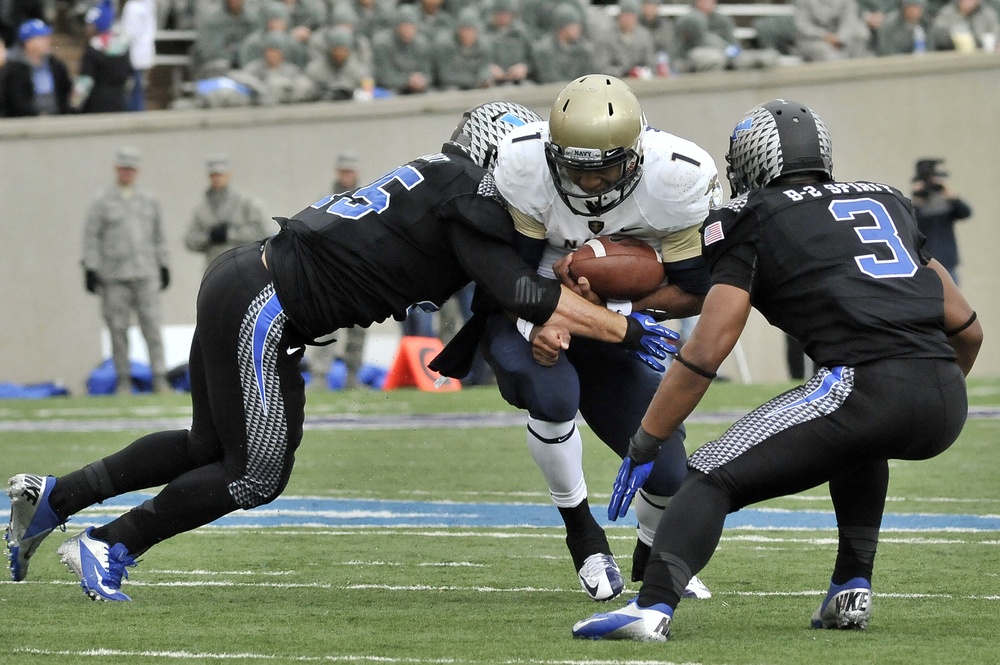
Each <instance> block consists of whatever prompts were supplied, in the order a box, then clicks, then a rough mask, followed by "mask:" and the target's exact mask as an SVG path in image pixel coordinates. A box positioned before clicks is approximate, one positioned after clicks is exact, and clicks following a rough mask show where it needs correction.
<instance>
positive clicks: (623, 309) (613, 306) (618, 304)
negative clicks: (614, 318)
mask: <svg viewBox="0 0 1000 665" xmlns="http://www.w3.org/2000/svg"><path fill="white" fill-rule="evenodd" d="M604 306H605V307H607V308H608V309H610V310H611V311H612V312H618V313H619V314H621V315H622V316H628V315H629V314H631V313H632V301H631V300H606V301H605V302H604Z"/></svg>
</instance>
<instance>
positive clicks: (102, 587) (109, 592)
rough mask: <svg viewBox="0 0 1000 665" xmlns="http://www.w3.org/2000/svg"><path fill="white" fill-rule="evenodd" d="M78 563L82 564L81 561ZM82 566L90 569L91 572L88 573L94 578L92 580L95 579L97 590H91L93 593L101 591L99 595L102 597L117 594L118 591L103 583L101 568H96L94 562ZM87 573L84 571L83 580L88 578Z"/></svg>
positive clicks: (96, 565)
mask: <svg viewBox="0 0 1000 665" xmlns="http://www.w3.org/2000/svg"><path fill="white" fill-rule="evenodd" d="M80 563H81V564H83V562H82V561H81V562H80ZM84 566H85V567H89V568H92V571H90V572H91V574H92V575H93V576H94V578H96V579H97V586H98V587H99V589H92V590H93V591H98V590H99V591H102V592H103V593H102V594H101V595H102V596H104V597H107V596H113V595H115V594H116V593H118V589H112V588H111V587H109V586H108V585H107V584H105V583H104V578H103V577H102V576H101V568H100V566H98V564H97V563H96V562H93V563H89V564H84ZM87 573H88V571H87V570H84V574H83V578H84V579H87V577H88V575H87Z"/></svg>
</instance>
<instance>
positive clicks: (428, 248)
mask: <svg viewBox="0 0 1000 665" xmlns="http://www.w3.org/2000/svg"><path fill="white" fill-rule="evenodd" d="M277 221H278V223H279V224H280V225H281V231H280V232H279V233H278V234H277V235H276V236H274V237H273V238H272V239H271V240H270V241H269V242H268V246H267V248H266V252H267V255H266V258H267V264H268V269H269V270H270V273H271V276H272V279H273V281H274V284H275V289H276V291H277V294H278V299H279V300H280V301H281V304H282V306H283V307H284V308H285V311H286V312H287V313H288V315H289V317H290V318H291V319H292V321H293V322H294V323H295V324H296V326H297V327H298V328H299V329H300V330H301V331H302V332H303V333H305V334H307V335H308V336H309V337H310V338H315V337H320V336H322V335H325V334H328V333H330V332H333V331H334V330H336V329H338V328H341V327H345V326H350V325H362V326H367V325H369V324H371V323H372V322H375V321H383V320H385V319H386V318H388V317H389V316H393V317H395V318H397V319H400V320H401V319H402V318H403V317H404V316H405V314H406V310H407V308H408V307H409V306H410V305H411V304H413V303H415V302H424V301H428V302H431V303H434V304H435V305H441V304H442V303H444V301H445V300H447V299H448V297H449V296H451V295H452V294H453V293H455V292H456V291H457V290H458V289H460V288H461V287H462V286H464V285H465V284H467V283H468V282H469V281H470V280H475V281H476V282H478V283H480V284H481V285H482V286H483V287H484V288H485V289H486V290H487V291H488V292H489V293H490V295H492V296H493V297H494V298H495V299H496V300H497V301H498V302H499V303H500V305H501V306H503V307H504V308H506V309H509V310H511V311H514V312H516V313H517V314H518V316H521V317H523V318H525V319H527V320H529V321H534V322H536V323H544V322H545V320H547V319H548V317H549V316H550V315H551V313H552V311H553V310H554V309H555V307H556V304H557V303H558V299H559V285H558V282H556V281H555V280H546V279H544V278H541V277H539V276H538V275H537V274H536V273H535V271H534V270H532V269H531V268H530V267H529V266H528V265H527V264H525V263H524V262H523V261H521V260H520V259H519V258H518V256H517V253H516V252H515V250H514V248H513V246H512V243H513V241H514V227H513V223H512V221H511V219H510V216H509V215H508V213H507V211H506V208H505V207H504V206H503V204H502V203H501V202H500V200H499V199H498V197H497V194H496V186H495V185H494V183H493V178H492V177H491V176H490V175H489V174H488V173H487V172H486V171H485V170H483V169H482V168H479V167H478V166H476V165H475V164H474V163H473V162H472V161H470V160H469V159H466V158H464V157H461V156H457V155H451V154H441V153H439V154H435V155H428V156H426V157H421V158H419V159H416V160H413V161H411V162H409V163H408V164H404V165H403V166H400V167H398V168H396V169H394V170H393V171H391V172H389V173H387V174H385V175H384V176H382V177H381V178H379V179H378V180H376V181H375V182H373V183H371V184H369V185H365V186H364V187H360V188H359V189H356V190H354V191H351V192H347V193H344V194H340V195H336V196H329V197H326V198H324V199H322V200H320V201H317V202H316V203H314V204H313V205H311V206H309V207H308V208H306V209H305V210H303V211H301V212H299V213H298V214H296V215H294V216H293V217H292V218H291V219H278V220H277Z"/></svg>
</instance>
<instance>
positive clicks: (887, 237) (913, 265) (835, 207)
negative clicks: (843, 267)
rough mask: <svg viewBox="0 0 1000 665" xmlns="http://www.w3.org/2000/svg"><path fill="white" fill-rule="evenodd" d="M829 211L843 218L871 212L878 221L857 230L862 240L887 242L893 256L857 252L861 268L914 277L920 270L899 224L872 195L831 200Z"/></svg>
mask: <svg viewBox="0 0 1000 665" xmlns="http://www.w3.org/2000/svg"><path fill="white" fill-rule="evenodd" d="M830 212H831V213H832V214H833V217H834V218H835V219H837V220H839V221H842V222H847V221H851V220H855V219H857V218H858V216H859V215H870V216H871V217H872V219H874V220H875V224H874V225H873V226H859V227H857V228H856V229H854V232H855V233H857V234H858V238H860V239H861V242H863V243H866V244H871V243H885V244H886V245H887V246H888V247H889V251H891V252H892V256H893V258H891V259H880V258H878V257H877V256H875V255H874V254H862V255H858V256H855V257H854V260H855V262H856V263H857V264H858V268H860V269H861V272H863V273H864V274H866V275H870V276H871V277H874V278H876V279H885V278H890V277H912V276H913V275H914V274H915V273H916V272H917V262H916V261H914V260H913V257H912V256H910V253H909V252H908V251H907V250H906V247H905V246H904V245H903V241H902V240H901V239H900V237H899V232H898V231H897V230H896V225H895V224H894V223H893V221H892V217H891V216H890V215H889V211H888V210H886V208H885V206H884V205H882V204H881V203H879V202H878V201H876V200H874V199H870V198H864V199H846V200H838V201H834V202H832V203H831V204H830Z"/></svg>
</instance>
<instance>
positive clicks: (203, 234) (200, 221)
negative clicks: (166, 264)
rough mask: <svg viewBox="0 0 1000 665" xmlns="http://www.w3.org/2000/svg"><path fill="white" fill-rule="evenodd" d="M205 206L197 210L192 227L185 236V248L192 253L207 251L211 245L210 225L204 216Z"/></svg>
mask: <svg viewBox="0 0 1000 665" xmlns="http://www.w3.org/2000/svg"><path fill="white" fill-rule="evenodd" d="M202 208H203V206H198V207H197V208H195V211H194V213H193V214H192V215H191V226H189V227H188V230H187V233H186V234H185V235H184V246H185V247H187V248H188V249H189V250H191V251H192V252H204V251H207V250H208V248H209V246H211V243H210V242H209V240H208V224H207V223H206V220H205V219H204V218H203V215H202Z"/></svg>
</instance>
